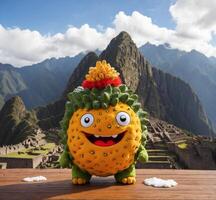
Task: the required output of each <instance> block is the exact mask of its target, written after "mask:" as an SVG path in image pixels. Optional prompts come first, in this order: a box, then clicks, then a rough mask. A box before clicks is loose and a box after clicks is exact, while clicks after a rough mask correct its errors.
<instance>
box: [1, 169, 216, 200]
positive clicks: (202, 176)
mask: <svg viewBox="0 0 216 200" xmlns="http://www.w3.org/2000/svg"><path fill="white" fill-rule="evenodd" d="M38 175H42V176H45V177H47V179H48V180H47V181H46V182H41V183H25V182H22V179H23V178H24V177H27V176H38ZM154 176H156V177H159V178H164V179H174V180H176V181H177V183H178V185H177V186H176V187H174V188H153V187H151V186H146V185H144V184H143V180H144V179H146V178H150V177H154ZM8 199H9V200H10V199H22V200H23V199H28V200H29V199H30V200H34V199H76V200H78V199H88V200H91V199H106V200H108V199H119V200H124V199H125V200H127V199H131V200H132V199H133V200H135V199H144V200H175V199H176V200H180V199H184V200H205V199H206V200H207V199H208V200H211V199H212V200H215V199H216V171H200V170H158V169H139V170H137V183H136V184H135V185H126V186H125V185H120V184H116V183H115V180H114V178H113V177H107V178H100V177H93V179H92V180H91V183H90V184H88V185H85V186H74V185H72V184H71V170H69V169H48V170H47V169H43V170H40V169H5V170H3V169H2V170H0V200H8Z"/></svg>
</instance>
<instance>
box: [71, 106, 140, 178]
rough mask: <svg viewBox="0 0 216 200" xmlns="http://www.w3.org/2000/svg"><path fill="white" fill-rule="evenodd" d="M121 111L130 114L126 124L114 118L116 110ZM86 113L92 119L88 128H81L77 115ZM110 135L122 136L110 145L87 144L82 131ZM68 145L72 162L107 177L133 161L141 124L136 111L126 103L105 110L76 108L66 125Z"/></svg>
mask: <svg viewBox="0 0 216 200" xmlns="http://www.w3.org/2000/svg"><path fill="white" fill-rule="evenodd" d="M121 111H124V112H127V113H128V114H129V115H130V118H131V121H130V123H129V124H128V125H127V126H120V125H119V124H118V123H117V121H116V115H117V113H119V112H121ZM86 113H90V114H92V115H93V116H94V122H93V124H92V125H91V126H90V127H87V128H86V127H83V126H82V125H81V123H80V119H81V117H82V116H83V115H84V114H86ZM84 132H85V133H88V134H96V135H103V136H111V135H115V134H120V133H122V132H125V134H124V136H123V138H122V139H121V141H119V142H118V143H116V144H114V145H112V146H105V147H103V146H97V145H95V144H93V143H91V142H90V141H89V140H88V139H87V137H86V135H85V133H84ZM67 134H68V141H67V144H68V147H69V150H70V153H71V154H72V156H73V158H74V160H73V162H74V163H75V164H76V165H77V166H78V167H80V168H81V169H83V170H86V171H87V172H89V173H90V174H92V175H97V176H109V175H113V174H116V173H117V172H119V171H122V170H124V169H126V168H128V167H129V166H130V165H131V164H132V163H133V162H134V156H135V154H136V152H137V150H138V148H139V145H140V142H141V124H140V120H139V118H138V116H137V115H136V113H135V112H134V111H133V110H132V109H131V108H130V106H128V105H127V104H123V103H117V104H116V106H110V107H109V108H108V109H106V110H105V109H95V110H94V109H92V110H86V109H78V110H77V111H76V112H74V114H73V116H72V118H71V119H70V123H69V127H68V131H67Z"/></svg>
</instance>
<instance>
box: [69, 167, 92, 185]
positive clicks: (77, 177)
mask: <svg viewBox="0 0 216 200" xmlns="http://www.w3.org/2000/svg"><path fill="white" fill-rule="evenodd" d="M90 179H91V175H90V174H89V173H88V172H86V171H83V170H81V169H80V168H79V167H78V166H77V165H73V167H72V183H73V184H75V185H83V184H86V183H88V182H89V180H90Z"/></svg>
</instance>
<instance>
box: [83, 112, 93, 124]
mask: <svg viewBox="0 0 216 200" xmlns="http://www.w3.org/2000/svg"><path fill="white" fill-rule="evenodd" d="M93 122H94V117H93V115H92V114H89V113H87V114H85V115H83V116H82V117H81V125H82V126H83V127H89V126H91V125H92V124H93Z"/></svg>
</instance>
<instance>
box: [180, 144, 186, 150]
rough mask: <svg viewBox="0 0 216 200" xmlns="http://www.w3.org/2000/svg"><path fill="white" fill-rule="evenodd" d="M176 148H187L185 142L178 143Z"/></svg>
mask: <svg viewBox="0 0 216 200" xmlns="http://www.w3.org/2000/svg"><path fill="white" fill-rule="evenodd" d="M178 148H179V149H186V148H187V144H186V143H181V144H178Z"/></svg>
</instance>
